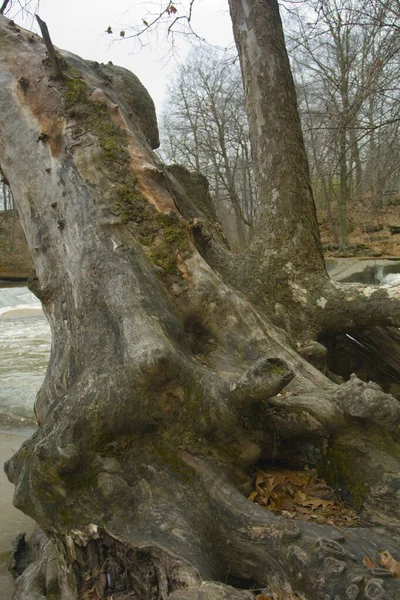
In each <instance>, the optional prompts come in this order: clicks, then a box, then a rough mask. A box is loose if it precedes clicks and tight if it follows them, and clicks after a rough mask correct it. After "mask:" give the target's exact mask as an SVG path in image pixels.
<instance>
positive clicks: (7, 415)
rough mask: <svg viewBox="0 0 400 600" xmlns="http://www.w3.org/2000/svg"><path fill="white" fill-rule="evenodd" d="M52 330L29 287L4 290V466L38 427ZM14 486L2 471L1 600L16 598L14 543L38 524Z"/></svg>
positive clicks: (0, 396)
mask: <svg viewBox="0 0 400 600" xmlns="http://www.w3.org/2000/svg"><path fill="white" fill-rule="evenodd" d="M50 342H51V336H50V327H49V324H48V322H47V320H46V318H45V316H44V314H43V312H42V309H41V304H40V302H39V300H38V299H37V298H36V297H35V296H34V295H33V294H31V292H30V291H29V290H28V289H27V288H26V287H17V288H0V463H1V465H2V464H3V463H4V462H5V461H6V460H7V459H8V458H10V456H12V454H13V453H14V452H15V451H16V450H18V448H19V446H20V445H21V444H22V442H23V441H24V439H26V438H27V437H28V436H30V435H31V434H32V433H33V431H34V429H35V427H36V424H35V417H34V413H33V403H34V400H35V396H36V393H37V391H38V389H39V388H40V385H41V383H42V381H43V379H44V376H45V373H46V368H47V362H48V359H49V353H50ZM13 491H14V486H13V485H12V484H10V483H9V482H8V480H7V478H6V476H5V474H4V472H3V469H2V468H1V469H0V589H1V592H0V597H1V598H2V600H11V598H12V596H13V591H14V585H13V580H12V577H11V575H10V574H9V573H8V570H7V562H8V554H9V551H10V549H11V542H12V539H13V538H14V537H15V536H16V535H17V534H19V533H21V532H24V531H25V532H27V533H28V534H29V533H30V532H31V531H32V529H33V525H34V524H33V522H32V521H31V520H30V519H29V518H28V517H26V516H25V515H24V514H23V513H21V512H20V511H18V510H16V509H15V508H14V507H13V505H12V495H13Z"/></svg>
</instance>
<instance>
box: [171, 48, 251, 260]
mask: <svg viewBox="0 0 400 600" xmlns="http://www.w3.org/2000/svg"><path fill="white" fill-rule="evenodd" d="M161 139H162V140H163V139H164V140H165V143H164V145H163V144H162V145H161V151H162V153H163V156H164V157H165V158H166V159H167V160H168V161H170V162H171V161H173V162H180V163H182V164H184V165H186V166H187V167H189V168H192V169H194V170H196V171H197V172H202V173H203V174H204V175H206V176H207V178H208V180H209V182H210V184H211V192H212V194H213V196H214V202H215V204H216V207H217V208H218V209H219V212H220V213H221V214H222V215H223V214H224V212H226V211H227V210H229V209H230V210H231V211H232V209H233V215H234V235H233V236H232V235H229V231H227V233H228V237H230V238H231V247H232V246H233V248H236V249H239V250H243V249H244V247H245V246H246V245H247V240H246V237H248V235H247V236H246V229H247V232H249V229H250V233H251V230H252V228H253V219H254V215H255V209H256V199H255V189H254V182H253V173H252V166H251V159H250V141H249V132H248V124H247V114H246V110H245V102H244V94H243V87H242V79H241V74H240V68H239V65H238V64H237V62H236V61H235V56H234V55H233V56H232V53H228V52H221V51H217V50H216V49H210V48H209V47H206V46H204V45H199V46H198V47H197V48H196V49H195V50H193V52H192V53H191V55H190V56H189V57H188V59H187V60H186V61H185V62H184V63H183V64H181V65H180V66H179V68H178V70H177V73H176V77H175V79H174V81H173V82H172V84H171V85H170V86H169V89H168V94H167V98H166V101H165V111H164V115H163V130H162V135H161ZM228 223H229V219H228V218H227V219H226V225H228Z"/></svg>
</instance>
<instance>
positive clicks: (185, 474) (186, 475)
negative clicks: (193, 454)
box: [154, 442, 195, 484]
mask: <svg viewBox="0 0 400 600" xmlns="http://www.w3.org/2000/svg"><path fill="white" fill-rule="evenodd" d="M154 449H155V454H156V455H158V456H159V457H160V458H161V460H162V461H163V462H164V463H166V465H167V466H168V467H169V468H171V470H172V471H173V472H174V473H175V474H177V475H179V476H180V477H182V479H183V480H184V481H185V482H186V483H189V484H192V483H193V482H194V481H195V472H194V471H193V469H191V468H190V467H188V465H187V464H186V463H184V462H183V461H182V460H181V459H180V458H179V457H178V456H177V454H176V452H175V451H173V450H171V448H170V447H169V446H167V445H164V444H162V443H161V442H160V443H158V444H156V445H155V448H154Z"/></svg>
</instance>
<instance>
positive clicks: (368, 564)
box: [363, 556, 378, 569]
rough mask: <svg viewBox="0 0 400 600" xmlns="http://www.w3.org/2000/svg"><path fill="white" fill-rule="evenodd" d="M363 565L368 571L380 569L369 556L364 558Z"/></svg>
mask: <svg viewBox="0 0 400 600" xmlns="http://www.w3.org/2000/svg"><path fill="white" fill-rule="evenodd" d="M363 565H364V567H366V568H367V569H376V568H377V567H378V565H377V564H376V562H375V561H374V560H372V558H370V557H369V556H364V558H363Z"/></svg>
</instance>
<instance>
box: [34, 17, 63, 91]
mask: <svg viewBox="0 0 400 600" xmlns="http://www.w3.org/2000/svg"><path fill="white" fill-rule="evenodd" d="M35 17H36V21H37V22H38V24H39V27H40V31H41V32H42V36H43V41H44V43H45V45H46V50H47V53H48V55H49V58H50V61H51V63H52V65H53V68H54V71H55V74H56V77H60V79H61V78H63V77H64V75H63V72H62V68H61V63H60V59H59V58H58V56H57V53H56V51H55V48H54V46H53V42H52V41H51V38H50V34H49V30H48V28H47V25H46V23H45V22H44V21H42V19H41V18H40V17H39V15H35Z"/></svg>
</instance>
